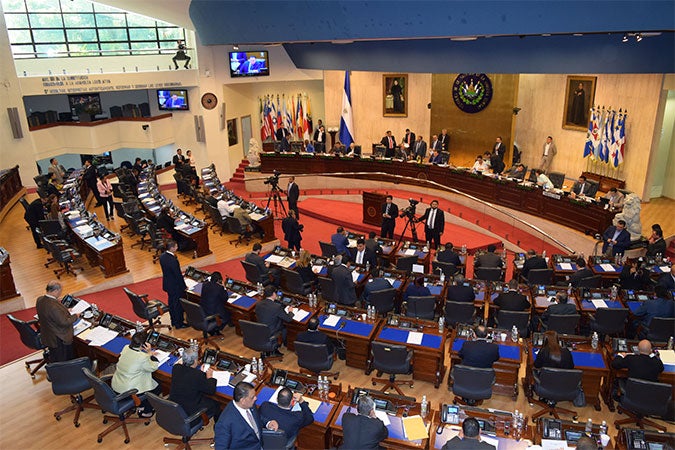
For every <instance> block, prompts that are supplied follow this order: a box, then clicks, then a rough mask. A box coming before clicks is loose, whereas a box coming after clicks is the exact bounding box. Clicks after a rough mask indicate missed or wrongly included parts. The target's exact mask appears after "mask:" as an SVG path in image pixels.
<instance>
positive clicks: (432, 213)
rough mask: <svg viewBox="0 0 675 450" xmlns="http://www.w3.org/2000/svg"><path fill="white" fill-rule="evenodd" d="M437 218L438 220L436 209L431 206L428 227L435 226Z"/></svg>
mask: <svg viewBox="0 0 675 450" xmlns="http://www.w3.org/2000/svg"><path fill="white" fill-rule="evenodd" d="M435 220H436V209H435V208H431V211H429V218H428V219H427V228H433V227H434V221H435Z"/></svg>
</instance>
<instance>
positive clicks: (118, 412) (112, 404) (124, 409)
mask: <svg viewBox="0 0 675 450" xmlns="http://www.w3.org/2000/svg"><path fill="white" fill-rule="evenodd" d="M82 372H83V373H84V376H86V377H87V379H88V380H89V384H90V385H91V387H92V388H93V389H94V397H95V398H96V403H98V405H99V406H100V407H101V412H104V414H103V423H104V424H107V423H108V420H112V421H113V424H112V425H110V426H109V427H108V428H106V429H105V430H103V432H101V433H100V434H99V435H98V438H97V439H96V442H98V443H99V444H100V443H101V442H103V437H105V436H106V435H107V434H108V433H110V432H111V431H114V430H116V429H117V428H119V427H122V429H123V430H124V437H125V439H124V443H125V444H128V443H129V441H130V440H131V439H129V430H127V424H128V423H139V422H143V423H144V424H145V425H146V426H147V425H149V424H150V419H141V418H138V419H136V418H131V417H129V416H131V414H133V413H134V412H136V407H137V406H138V405H140V404H141V400H140V399H139V398H138V396H137V395H136V393H137V392H138V390H137V389H130V390H128V391H126V392H122V393H121V394H117V393H115V391H113V390H112V388H111V387H110V386H109V385H108V384H107V381H109V380H110V379H112V375H106V376H104V377H102V378H99V377H97V376H96V375H94V374H93V373H92V372H91V371H90V370H89V369H87V368H86V367H84V368H82ZM105 412H109V413H111V414H114V415H112V416H111V415H107V414H105Z"/></svg>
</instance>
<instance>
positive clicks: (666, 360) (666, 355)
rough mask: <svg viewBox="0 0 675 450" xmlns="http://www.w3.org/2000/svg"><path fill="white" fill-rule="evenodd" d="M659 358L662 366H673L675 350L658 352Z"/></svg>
mask: <svg viewBox="0 0 675 450" xmlns="http://www.w3.org/2000/svg"><path fill="white" fill-rule="evenodd" d="M659 357H660V358H661V362H662V363H663V364H675V350H659Z"/></svg>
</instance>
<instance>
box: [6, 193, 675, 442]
mask: <svg viewBox="0 0 675 450" xmlns="http://www.w3.org/2000/svg"><path fill="white" fill-rule="evenodd" d="M165 194H166V195H167V197H169V198H175V191H168V192H165ZM654 211H656V212H654ZM674 212H675V201H673V200H666V199H658V200H656V201H652V202H650V203H649V204H645V205H643V210H642V214H643V227H645V230H648V229H649V226H650V225H651V223H653V222H659V223H660V224H661V226H662V227H663V229H664V232H666V234H667V235H669V234H673V233H675V214H674ZM647 217H648V218H649V219H646V218H647ZM111 224H112V225H111V227H112V228H113V229H116V227H117V226H119V225H120V221H119V220H117V221H115V222H111ZM645 234H647V233H646V232H645ZM0 237H1V239H0V245H2V246H4V247H5V248H7V250H9V252H10V254H11V258H12V271H13V273H14V279H15V282H16V284H17V289H18V290H19V291H21V292H22V293H23V294H24V296H25V298H26V306H33V304H34V301H35V300H34V299H35V298H36V297H37V296H38V295H40V294H42V292H43V290H44V286H45V284H46V283H47V281H49V280H50V279H52V272H51V270H48V269H45V268H44V266H43V265H42V263H43V262H44V259H45V253H44V251H43V250H36V249H35V246H34V243H33V240H32V238H31V234H30V232H29V231H27V230H26V229H25V222H24V221H23V208H21V207H20V205H17V206H16V207H14V208H13V210H12V211H11V212H10V213H9V214H8V215H7V217H6V218H5V220H4V221H3V222H2V223H0ZM209 237H210V242H211V248H212V250H213V251H214V255H213V256H209V257H204V258H200V259H198V260H196V261H193V260H191V259H190V258H189V257H186V256H180V258H181V264H182V265H185V264H188V263H195V262H196V263H197V264H199V261H200V260H204V261H205V260H207V259H208V258H212V259H211V260H209V262H206V263H210V262H211V261H213V262H215V261H223V260H227V259H230V258H233V257H237V256H240V255H241V254H242V253H244V252H245V251H246V249H245V248H241V247H240V248H234V247H233V246H230V245H228V244H227V241H226V240H225V239H224V238H223V239H217V238H214V237H213V235H212V234H211V235H210V236H209ZM127 242H129V240H128V238H125V257H126V262H127V267H129V269H130V270H131V272H130V273H129V274H128V275H123V276H124V277H128V280H129V281H128V282H133V281H141V280H144V279H148V278H151V277H155V276H159V275H160V272H161V271H160V268H159V266H158V265H153V264H151V263H150V256H149V253H148V252H146V251H141V250H136V249H129V248H128V247H127ZM115 278H119V277H115ZM115 278H114V279H115ZM114 279H113V280H114ZM62 281H63V284H64V286H65V291H67V292H77V291H81V290H84V289H97V288H100V289H104V288H106V287H109V286H108V285H109V283H110V281H111V280H106V279H105V278H103V276H102V275H101V273H100V272H99V271H98V269H96V270H95V269H92V268H87V269H86V270H85V272H84V273H83V274H81V275H78V276H77V278H73V277H63V279H62ZM173 333H175V335H176V336H178V337H180V338H190V337H195V338H196V337H197V335H198V333H197V332H196V331H194V330H191V329H188V330H175V331H173ZM220 346H221V348H224V349H227V351H229V352H232V353H237V354H241V355H243V356H246V357H253V356H256V355H255V353H254V352H252V351H250V350H248V349H246V348H245V347H244V346H243V344H242V341H241V338H239V337H237V336H235V335H234V331H233V330H232V329H229V328H228V329H227V331H226V334H225V337H224V341H223V342H222V344H220ZM285 353H286V356H285V358H284V360H283V362H281V363H279V364H278V365H279V366H280V367H284V368H287V369H289V370H297V364H296V357H295V355H294V354H292V353H290V352H288V351H286V352H285ZM26 359H30V358H26ZM446 363H447V361H446ZM334 368H335V369H337V370H340V371H341V375H340V378H339V382H341V383H342V385H343V389H345V390H346V389H347V386H348V385H352V386H364V387H370V378H369V377H368V376H366V375H365V374H364V373H363V371H360V370H357V369H353V368H348V367H346V366H345V365H344V362H342V361H337V362H336V363H335V366H334ZM521 372H522V373H521V376H522V375H524V365H523V367H522V368H521ZM446 377H447V375H446ZM0 379H2V380H3V382H2V384H1V386H0V399H2V408H1V412H0V448H2V449H19V448H20V449H39V448H50V449H61V448H101V449H104V448H105V449H108V448H109V449H113V448H114V449H119V448H123V447H124V444H123V443H122V441H123V435H122V431H121V430H119V431H116V432H113V433H112V434H110V435H108V436H106V438H105V439H104V441H103V443H102V444H96V435H97V434H98V433H99V432H100V431H101V430H102V429H103V425H102V424H101V417H100V414H101V413H100V412H99V411H95V410H85V411H84V412H83V413H82V415H81V417H80V423H81V426H80V427H79V428H74V426H73V423H72V414H70V415H65V416H64V417H63V418H62V420H61V421H60V422H57V421H56V420H55V419H54V417H53V412H54V411H56V410H58V409H61V408H63V407H65V406H66V405H67V403H68V400H67V399H66V398H64V397H57V396H55V395H53V394H52V392H51V386H50V384H49V382H48V381H47V380H46V379H45V373H44V370H41V371H40V372H38V375H37V377H36V379H35V380H31V378H30V377H29V376H28V374H27V373H26V371H25V369H24V366H23V362H21V361H17V362H14V363H12V364H8V365H6V366H4V367H2V368H0ZM403 389H404V390H405V392H406V393H409V394H410V395H413V396H415V397H417V398H418V399H420V398H421V396H422V395H427V398H429V399H430V400H431V401H432V406H433V408H434V409H437V408H438V404H439V403H440V402H450V401H452V394H451V393H449V392H448V391H447V388H446V380H444V381H443V383H442V385H441V387H440V388H439V389H434V387H433V385H432V384H431V383H428V382H422V381H416V382H415V386H414V388H403ZM485 406H486V407H492V408H499V409H504V410H509V411H511V410H513V409H519V410H521V411H525V413H526V414H528V415H529V414H531V413H532V412H533V411H534V407H530V406H529V405H528V404H527V402H526V400H525V398H524V396H523V394H522V387H521V388H520V395H519V396H518V400H517V401H516V402H513V401H511V399H510V398H509V397H501V396H493V398H492V399H490V400H489V401H487V402H486V403H485ZM577 411H578V413H579V417H580V419H584V420H585V419H586V418H588V417H590V418H592V419H593V421H594V422H599V421H601V420H606V421H607V422H608V423H609V424H610V430H611V433H610V434H611V435H612V437H614V436H615V435H616V432H615V431H614V428H613V426H612V425H611V424H613V422H614V420H615V419H616V418H618V417H620V416H618V415H617V414H616V413H610V412H609V411H608V410H607V408H606V406H605V405H604V404H603V409H602V411H600V412H597V411H595V410H594V409H593V408H592V407H585V408H577ZM129 432H130V435H131V440H132V443H131V444H129V447H131V446H133V447H134V448H157V449H159V448H163V446H162V437H163V436H165V434H164V432H163V430H161V429H160V427H159V426H157V424H156V423H154V422H152V423H151V424H150V425H149V426H148V427H145V426H144V425H143V424H131V425H130V426H129ZM212 435H213V431H212V428H211V425H209V427H207V428H206V429H205V430H203V431H201V432H200V433H199V434H198V436H197V437H210V436H212ZM196 448H200V447H199V446H196ZM203 448H208V447H203Z"/></svg>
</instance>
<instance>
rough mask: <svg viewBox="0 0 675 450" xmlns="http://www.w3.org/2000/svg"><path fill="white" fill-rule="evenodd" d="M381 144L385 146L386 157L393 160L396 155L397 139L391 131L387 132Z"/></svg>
mask: <svg viewBox="0 0 675 450" xmlns="http://www.w3.org/2000/svg"><path fill="white" fill-rule="evenodd" d="M380 144H382V145H384V157H385V158H393V157H394V154H395V153H396V138H395V137H394V136H392V135H391V130H387V133H386V135H385V136H384V137H383V138H382V140H381V141H380Z"/></svg>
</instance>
